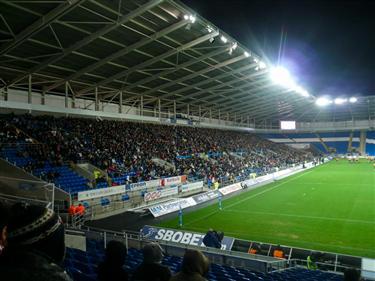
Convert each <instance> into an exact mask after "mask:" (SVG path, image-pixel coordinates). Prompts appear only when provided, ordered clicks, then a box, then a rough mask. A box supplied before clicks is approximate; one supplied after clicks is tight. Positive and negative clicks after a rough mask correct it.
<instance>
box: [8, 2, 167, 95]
mask: <svg viewBox="0 0 375 281" xmlns="http://www.w3.org/2000/svg"><path fill="white" fill-rule="evenodd" d="M161 2H163V0H152V1H149V2H147V3H146V4H144V5H142V6H140V7H139V8H137V9H135V10H133V11H131V12H130V13H129V14H126V15H124V16H122V17H121V18H120V19H119V20H118V21H117V22H116V24H111V25H107V26H105V27H103V28H101V29H99V30H98V31H96V32H94V33H92V34H90V35H89V36H87V37H85V38H83V39H82V40H80V41H78V42H76V43H74V44H73V45H71V46H70V47H68V48H66V49H64V50H63V52H62V53H61V54H59V55H57V56H53V57H51V58H49V59H47V60H45V61H43V62H41V63H40V64H39V65H37V66H35V67H33V68H31V69H30V70H29V71H28V73H27V74H32V73H35V72H38V71H40V70H42V69H44V68H45V67H47V66H48V65H50V64H53V63H55V62H57V61H59V60H61V59H63V58H64V57H65V56H67V55H69V54H71V53H72V52H74V51H77V50H79V49H80V48H82V47H83V46H85V45H87V44H89V43H90V42H92V41H93V40H95V39H97V38H99V37H101V36H103V35H104V34H106V33H108V32H110V31H112V30H114V29H116V28H117V27H119V26H120V25H122V24H124V23H126V22H128V21H130V20H131V19H133V18H135V17H137V16H139V15H141V14H143V13H144V12H146V11H147V10H149V9H151V8H153V7H155V6H156V5H158V4H160V3H161ZM24 78H25V76H24V75H22V76H18V77H16V78H15V79H13V80H12V81H11V83H10V85H12V84H14V83H16V82H18V81H20V80H23V79H24ZM94 88H95V87H94Z"/></svg>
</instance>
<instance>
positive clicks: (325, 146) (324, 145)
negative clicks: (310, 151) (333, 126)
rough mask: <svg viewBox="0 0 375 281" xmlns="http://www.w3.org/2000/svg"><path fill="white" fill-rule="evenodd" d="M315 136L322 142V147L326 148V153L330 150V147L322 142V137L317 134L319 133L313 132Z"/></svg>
mask: <svg viewBox="0 0 375 281" xmlns="http://www.w3.org/2000/svg"><path fill="white" fill-rule="evenodd" d="M315 135H316V137H317V138H318V139H319V141H320V143H321V144H322V146H323V147H324V149H325V150H326V152H327V153H329V152H330V149H329V147H328V146H327V145H326V144H325V143H324V141H323V139H322V138H321V137H320V136H319V134H315Z"/></svg>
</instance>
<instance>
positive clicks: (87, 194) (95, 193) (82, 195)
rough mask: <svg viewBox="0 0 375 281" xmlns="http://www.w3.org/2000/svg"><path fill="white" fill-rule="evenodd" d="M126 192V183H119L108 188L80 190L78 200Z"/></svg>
mask: <svg viewBox="0 0 375 281" xmlns="http://www.w3.org/2000/svg"><path fill="white" fill-rule="evenodd" d="M124 192H125V185H118V186H112V187H106V188H98V189H93V190H87V191H81V192H78V201H83V200H88V199H94V198H99V197H104V196H109V195H114V194H121V193H124Z"/></svg>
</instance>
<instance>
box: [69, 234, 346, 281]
mask: <svg viewBox="0 0 375 281" xmlns="http://www.w3.org/2000/svg"><path fill="white" fill-rule="evenodd" d="M103 258H104V249H103V243H99V242H98V241H94V240H88V241H87V250H86V252H84V251H82V250H78V249H73V248H67V253H66V259H65V262H64V264H65V268H66V270H67V272H68V273H69V274H70V275H71V276H72V278H73V279H74V280H75V281H83V280H85V281H89V280H96V274H97V273H96V272H97V265H98V264H99V263H100V262H101V261H102V260H103ZM142 260H143V257H142V251H140V250H137V249H135V248H130V249H129V250H128V256H127V259H126V263H125V268H126V270H127V271H128V273H129V274H130V275H131V274H132V273H133V272H134V270H135V269H136V268H137V267H138V265H139V264H140V263H141V262H142ZM181 261H182V258H181V257H177V256H170V255H165V256H164V258H163V261H162V264H164V265H166V266H168V267H169V268H170V269H171V271H172V272H173V273H177V272H178V271H179V270H180V266H181ZM207 278H208V280H210V281H224V280H229V281H234V280H235V281H251V280H264V281H281V280H283V281H298V280H308V281H320V280H321V281H323V280H331V281H339V280H342V276H341V275H338V274H334V273H328V272H324V271H320V270H314V271H312V270H306V269H303V268H293V269H287V270H283V271H279V272H274V273H269V274H266V273H261V272H256V271H252V270H249V269H244V268H239V267H234V266H227V265H220V264H216V263H214V264H211V266H210V271H209V273H208V276H207Z"/></svg>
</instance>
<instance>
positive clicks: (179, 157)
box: [1, 115, 312, 193]
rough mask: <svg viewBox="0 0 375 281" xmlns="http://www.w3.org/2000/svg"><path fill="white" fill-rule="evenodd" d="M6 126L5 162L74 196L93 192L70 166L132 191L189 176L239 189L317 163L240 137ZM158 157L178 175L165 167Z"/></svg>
mask: <svg viewBox="0 0 375 281" xmlns="http://www.w3.org/2000/svg"><path fill="white" fill-rule="evenodd" d="M2 122H3V123H4V124H5V125H4V126H3V127H4V128H6V131H4V132H3V135H11V137H9V138H8V139H7V140H6V142H7V143H9V142H10V143H11V144H13V146H11V147H10V148H9V147H3V148H2V152H1V153H2V154H1V155H2V157H3V158H6V159H8V160H9V161H10V162H14V163H15V164H16V165H17V166H20V167H23V168H24V169H25V170H27V171H30V172H32V173H33V174H34V175H36V176H39V177H41V178H43V179H46V180H48V181H53V182H55V184H56V185H57V186H59V187H61V188H62V189H64V190H66V191H68V192H71V193H76V192H79V191H82V190H86V189H88V188H89V186H88V180H87V179H84V178H82V177H81V176H79V175H77V174H76V173H75V172H74V171H72V170H71V169H70V167H69V166H68V163H77V162H83V161H86V162H89V163H91V164H93V165H95V166H97V167H99V168H101V169H103V170H105V171H107V172H108V174H109V175H110V177H111V178H112V183H113V184H124V183H134V182H139V181H144V180H151V179H155V178H160V177H166V176H174V175H182V174H187V175H188V176H189V179H204V181H205V182H212V181H213V179H216V180H220V181H232V182H233V181H238V180H241V179H244V178H246V177H247V176H248V175H249V174H250V173H254V172H255V173H257V174H258V175H261V174H264V173H267V172H269V171H271V170H272V169H273V168H274V167H279V168H283V167H287V166H290V165H293V164H297V163H302V162H304V161H307V160H310V159H312V155H311V153H309V152H306V151H299V150H296V149H293V148H290V147H288V146H285V145H281V144H275V143H273V142H269V141H267V140H265V139H262V138H260V137H258V136H256V135H254V134H247V133H240V132H233V131H222V130H215V129H209V130H207V129H199V128H187V127H178V126H160V125H148V124H139V123H127V122H118V121H109V120H104V121H97V120H92V119H79V118H54V117H51V116H41V117H40V116H39V117H33V116H29V115H21V116H3V121H2ZM7 128H14V129H13V131H12V130H10V131H9V130H8V129H7ZM20 128H22V131H21V129H20ZM12 132H13V133H12ZM114 132H116V134H114ZM20 136H30V137H31V138H32V140H33V141H34V143H32V144H31V143H29V144H26V143H24V142H20V141H19V138H20ZM30 137H29V138H30ZM130 139H131V141H127V140H130ZM124 140H125V141H124ZM14 144H17V145H16V146H14ZM21 144H22V145H21ZM155 157H156V158H158V159H162V160H163V161H166V162H167V163H170V164H171V165H172V166H174V167H175V168H174V169H173V170H170V169H167V168H166V167H161V166H160V165H158V164H156V163H155V162H154V161H153V158H155ZM96 187H97V188H100V187H107V184H106V183H105V182H101V183H98V184H97V185H96Z"/></svg>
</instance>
